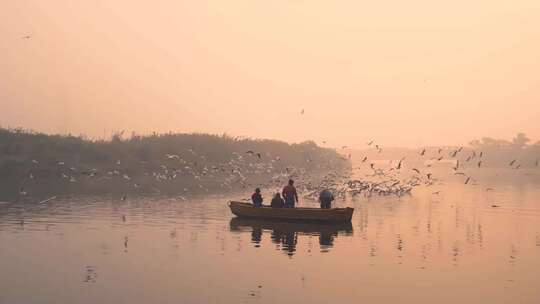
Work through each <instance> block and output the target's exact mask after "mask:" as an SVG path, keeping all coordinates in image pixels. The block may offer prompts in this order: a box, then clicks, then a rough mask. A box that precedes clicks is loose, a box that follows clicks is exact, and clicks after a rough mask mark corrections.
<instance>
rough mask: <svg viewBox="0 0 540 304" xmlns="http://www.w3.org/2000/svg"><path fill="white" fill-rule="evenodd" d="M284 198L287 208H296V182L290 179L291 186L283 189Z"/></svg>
mask: <svg viewBox="0 0 540 304" xmlns="http://www.w3.org/2000/svg"><path fill="white" fill-rule="evenodd" d="M282 192H283V193H282V194H283V198H284V199H285V208H294V204H295V203H298V194H297V193H296V188H295V187H294V181H293V180H292V179H289V184H288V185H287V186H285V187H283V191H282Z"/></svg>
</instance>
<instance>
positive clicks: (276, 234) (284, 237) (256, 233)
mask: <svg viewBox="0 0 540 304" xmlns="http://www.w3.org/2000/svg"><path fill="white" fill-rule="evenodd" d="M230 226H231V230H232V231H241V232H242V231H245V232H248V231H249V232H251V241H252V243H255V244H256V245H255V247H259V246H260V243H261V239H262V235H263V233H264V231H266V232H267V233H268V232H269V233H270V238H271V241H272V243H274V244H276V245H278V247H277V248H278V249H280V250H283V251H284V252H285V253H286V254H288V255H290V256H292V255H294V253H295V252H296V250H297V249H298V242H299V241H300V240H301V238H302V236H318V237H319V245H320V248H321V251H324V252H326V251H328V250H329V249H330V248H332V246H334V239H335V238H336V237H337V236H338V235H340V234H341V233H344V235H351V233H352V231H353V229H352V225H351V223H343V224H332V225H327V224H317V223H298V222H279V221H271V220H256V219H242V218H233V219H231V222H230ZM245 228H251V229H250V230H246V229H245Z"/></svg>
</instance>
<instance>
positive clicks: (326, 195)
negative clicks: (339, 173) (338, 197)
mask: <svg viewBox="0 0 540 304" xmlns="http://www.w3.org/2000/svg"><path fill="white" fill-rule="evenodd" d="M333 200H334V194H332V192H330V190H328V189H324V190H323V191H321V193H320V194H319V202H320V203H321V209H330V208H331V206H332V201H333Z"/></svg>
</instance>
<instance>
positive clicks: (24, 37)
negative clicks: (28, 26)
mask: <svg viewBox="0 0 540 304" xmlns="http://www.w3.org/2000/svg"><path fill="white" fill-rule="evenodd" d="M30 38H32V36H30V35H26V36H22V37H21V39H30Z"/></svg>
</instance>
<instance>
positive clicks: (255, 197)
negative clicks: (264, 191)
mask: <svg viewBox="0 0 540 304" xmlns="http://www.w3.org/2000/svg"><path fill="white" fill-rule="evenodd" d="M251 201H252V202H253V206H255V207H261V206H262V203H263V197H262V195H261V189H259V188H255V193H253V194H252V195H251Z"/></svg>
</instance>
